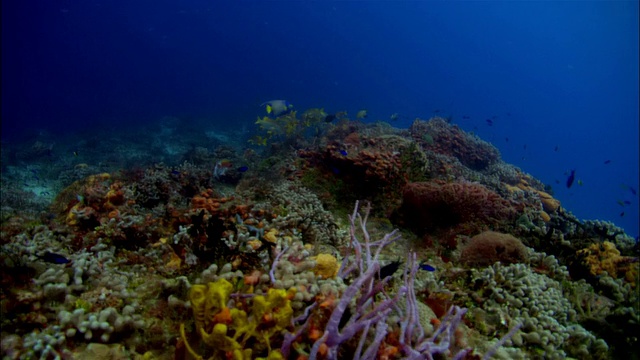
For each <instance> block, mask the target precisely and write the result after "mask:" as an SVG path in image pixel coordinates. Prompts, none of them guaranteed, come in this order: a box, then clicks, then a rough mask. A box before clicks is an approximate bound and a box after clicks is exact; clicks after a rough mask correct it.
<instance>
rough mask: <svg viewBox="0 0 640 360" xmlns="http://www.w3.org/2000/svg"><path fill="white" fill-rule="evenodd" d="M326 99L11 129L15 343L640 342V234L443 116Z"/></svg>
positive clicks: (8, 271)
mask: <svg viewBox="0 0 640 360" xmlns="http://www.w3.org/2000/svg"><path fill="white" fill-rule="evenodd" d="M326 115H327V114H324V113H323V112H322V111H321V110H319V109H310V110H307V111H306V112H304V113H303V112H299V113H297V114H296V113H292V114H289V115H286V116H283V117H280V118H276V119H269V118H265V119H262V120H261V121H260V122H259V124H258V125H256V127H257V129H255V131H257V132H254V130H253V129H252V130H244V131H229V130H224V131H221V130H218V129H215V128H205V129H204V130H203V128H202V127H198V126H194V125H186V124H185V123H184V122H183V121H181V120H180V119H177V118H171V117H167V118H164V119H162V120H161V121H160V122H158V124H156V125H154V126H147V127H145V128H144V129H135V128H131V129H128V131H127V132H126V133H123V132H119V131H117V130H111V129H105V130H104V131H100V132H87V133H83V134H74V135H68V136H64V137H61V136H55V135H52V134H48V133H40V134H38V135H34V136H33V137H32V138H29V139H25V140H24V141H21V142H15V143H11V142H4V143H3V144H2V152H1V156H2V159H1V160H2V163H1V165H2V169H1V170H2V172H1V176H2V183H1V190H2V193H1V195H2V197H1V206H2V217H1V221H2V222H1V229H0V231H1V236H2V237H1V245H2V252H1V253H0V265H1V266H2V267H1V271H2V274H1V275H2V276H1V279H2V287H1V288H0V289H1V290H0V305H1V307H0V309H1V311H2V319H1V326H2V330H1V331H2V340H1V348H2V356H3V359H32V358H33V359H57V358H61V359H98V358H100V359H128V358H136V359H171V358H176V359H192V358H199V357H202V358H214V359H217V358H271V359H278V358H290V359H304V358H314V357H315V358H320V359H322V358H330V357H332V356H335V357H337V358H345V359H346V358H353V357H354V356H355V354H357V353H361V355H363V356H362V357H364V358H366V357H371V358H380V359H383V358H387V359H392V358H398V359H399V358H407V357H409V355H410V353H411V351H417V352H416V353H415V354H417V355H416V356H418V358H420V357H422V358H428V356H427V355H428V354H429V353H430V352H434V353H435V352H440V354H438V355H435V358H438V359H440V358H453V357H455V356H456V355H459V356H461V357H464V358H470V359H471V358H481V357H482V356H483V355H484V354H493V356H494V357H495V358H503V359H564V358H576V359H591V358H593V359H613V358H619V359H623V358H624V359H633V358H639V356H638V350H637V349H638V334H640V326H639V321H640V315H639V314H640V312H639V310H640V308H639V304H638V301H639V293H638V291H639V289H640V288H639V286H638V282H639V281H638V264H639V263H638V244H637V240H636V239H633V238H632V237H630V236H628V235H626V234H625V233H624V231H622V229H620V228H618V227H616V226H615V224H612V223H609V222H604V221H599V220H597V219H593V220H587V221H580V220H578V219H577V218H576V217H575V216H573V215H572V213H571V209H565V208H564V207H563V206H562V204H561V203H560V202H559V201H558V200H556V199H555V198H554V197H553V190H552V189H551V188H549V187H545V185H544V184H542V183H541V182H540V181H538V180H537V179H536V178H535V174H527V173H525V172H523V171H522V170H520V169H518V168H517V167H515V166H512V165H510V164H507V163H504V162H503V161H502V160H501V159H500V154H499V152H498V150H497V149H496V148H495V147H494V146H492V145H491V144H489V143H487V142H485V141H483V140H482V139H479V138H478V137H476V136H474V135H472V134H469V133H466V132H464V131H462V130H460V129H459V128H457V127H456V126H455V125H452V124H449V123H447V122H446V120H445V119H441V118H433V119H430V120H416V121H415V122H414V123H413V125H411V127H410V128H409V129H397V128H394V127H393V126H392V125H390V124H388V123H375V124H368V125H365V124H362V123H360V122H358V121H354V120H352V119H349V118H347V116H346V114H345V115H344V118H342V119H338V120H335V121H334V122H331V123H328V122H325V121H324V120H325V116H326ZM356 201H359V204H360V209H359V210H360V212H359V213H360V214H362V215H363V216H364V214H365V213H366V212H365V208H366V206H367V205H366V204H370V206H371V212H370V214H369V217H368V219H367V223H366V228H367V229H368V233H369V234H370V235H371V236H370V240H371V242H374V241H377V240H380V239H383V238H384V236H385V234H389V233H391V232H392V231H393V229H396V228H397V229H398V231H397V232H396V233H395V234H396V235H399V236H400V237H399V238H398V239H396V240H395V241H393V242H391V243H390V244H388V245H386V246H385V247H384V248H380V254H379V255H375V254H372V255H371V256H370V258H367V253H366V251H365V250H364V248H363V250H362V251H363V254H362V257H361V258H358V257H356V256H354V255H353V254H354V248H353V247H354V242H352V241H351V239H352V237H351V236H350V224H349V219H350V218H349V215H351V214H353V210H354V205H355V204H356ZM355 220H356V226H355V230H354V231H353V232H351V233H353V234H355V235H354V236H356V237H357V239H358V241H359V244H361V245H364V244H365V237H364V234H363V232H362V229H361V228H360V226H359V223H358V219H355ZM373 249H377V248H376V247H375V246H374V247H373ZM413 253H415V254H416V259H417V260H416V263H415V265H416V268H415V271H414V272H411V271H408V270H411V269H409V267H408V266H406V264H407V261H410V259H411V255H409V254H413ZM359 259H360V260H362V259H364V260H362V261H361V262H359V261H358V260H359ZM367 259H369V260H370V261H365V260H367ZM410 263H411V262H410ZM274 264H275V265H274ZM417 265H420V266H419V267H417ZM341 266H342V268H340V267H341ZM379 268H382V274H379V273H378V271H373V270H378V269H379ZM346 269H351V271H345V270H346ZM372 269H373V270H372ZM393 270H395V271H393ZM374 272H375V273H376V274H377V275H375V276H373V275H371V274H373V273H374ZM367 276H368V277H367ZM365 278H366V279H365ZM360 280H362V282H361V283H359V282H358V281H360ZM354 284H364V285H363V287H362V288H360V289H355V290H353V289H352V288H353V286H352V285H354ZM367 284H368V285H370V286H371V287H370V288H367V287H366V285H367ZM350 289H351V290H350ZM366 289H369V290H370V291H367V290H366ZM398 292H400V295H401V296H399V297H395V295H396V294H397V293H398ZM344 297H349V299H347V300H345V301H341V300H342V299H343V298H344ZM406 299H409V300H411V299H415V303H409V302H407V301H406ZM314 304H315V305H314ZM340 304H342V305H344V306H343V308H342V309H340ZM380 304H384V305H385V306H386V307H385V308H384V309H386V310H384V311H382V308H376V306H378V305H380ZM345 307H346V308H348V310H345ZM409 308H410V309H413V311H409V310H407V309H409ZM461 309H466V313H464V317H461V315H462V313H458V315H459V316H458V317H457V318H456V317H454V318H450V317H447V316H446V315H447V314H448V313H449V312H450V311H454V313H455V312H456V311H460V312H464V310H461ZM305 310H306V311H305ZM340 311H342V315H341V316H338V317H336V316H335V315H334V314H336V313H337V312H340ZM332 315H333V317H332ZM376 316H378V317H376ZM412 316H414V318H412ZM372 318H376V320H379V322H380V323H375V324H370V325H369V326H368V327H363V326H364V325H362V324H364V322H366V320H367V319H372ZM332 319H333V320H334V321H337V320H340V323H339V324H337V323H332V321H331V320H332ZM382 323H386V324H387V325H386V326H383V325H380V324H382ZM402 324H405V325H406V324H413V325H414V330H413V332H409V331H408V330H407V329H406V328H405V329H403V327H402V326H400V325H402ZM418 327H419V328H421V329H422V330H421V331H418V330H416V329H417V328H418ZM439 328H440V329H443V330H445V331H444V332H443V333H439V330H438V329H439ZM328 329H330V330H331V331H329V334H326V333H325V330H328ZM352 329H357V330H354V331H353V334H352V335H353V336H351V337H345V338H340V337H339V336H338V335H336V334H339V335H340V334H342V335H343V334H346V333H348V332H349V331H351V330H352ZM510 330H514V331H512V332H511V333H509V331H510ZM409 333H411V334H412V335H407V334H409ZM434 334H435V335H434ZM507 334H508V336H507V337H506V338H504V340H505V341H504V342H503V343H500V344H497V342H498V340H499V339H501V338H502V337H503V336H505V335H507ZM436 335H437V336H436ZM434 336H435V337H434ZM327 339H333V340H332V341H334V342H335V343H331V342H330V341H327ZM336 339H339V340H336ZM360 341H361V344H362V345H361V347H360V348H359V347H358V346H359V342H360ZM314 344H315V346H314ZM427 345H429V346H431V347H430V348H428V347H427ZM497 345H502V346H497ZM249 349H250V350H249ZM416 349H421V350H420V351H418V350H416ZM428 349H431V350H428ZM463 354H466V355H463ZM429 356H430V355H429Z"/></svg>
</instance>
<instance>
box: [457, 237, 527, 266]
mask: <svg viewBox="0 0 640 360" xmlns="http://www.w3.org/2000/svg"><path fill="white" fill-rule="evenodd" d="M526 260H527V249H526V247H525V246H524V245H523V244H522V242H521V241H520V240H519V239H518V238H516V237H514V236H512V235H510V234H502V233H499V232H495V231H485V232H483V233H480V234H478V235H476V236H474V237H472V238H471V240H470V242H469V243H468V244H466V245H465V246H464V247H463V249H462V253H461V254H460V262H462V263H464V264H467V265H469V266H489V265H492V264H494V263H496V262H498V261H500V262H501V263H503V264H515V263H522V262H525V261H526Z"/></svg>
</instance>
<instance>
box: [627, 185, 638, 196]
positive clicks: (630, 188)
mask: <svg viewBox="0 0 640 360" xmlns="http://www.w3.org/2000/svg"><path fill="white" fill-rule="evenodd" d="M627 187H628V188H629V191H631V193H632V194H633V195H637V194H638V193H637V192H636V189H634V188H632V187H631V186H629V185H627Z"/></svg>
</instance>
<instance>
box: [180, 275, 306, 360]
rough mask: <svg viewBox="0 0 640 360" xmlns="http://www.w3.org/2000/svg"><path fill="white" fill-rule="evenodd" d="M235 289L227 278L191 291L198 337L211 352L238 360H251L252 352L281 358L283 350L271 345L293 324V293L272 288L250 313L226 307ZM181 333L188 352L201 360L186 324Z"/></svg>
mask: <svg viewBox="0 0 640 360" xmlns="http://www.w3.org/2000/svg"><path fill="white" fill-rule="evenodd" d="M232 290H233V285H232V284H231V283H230V282H228V281H227V280H225V279H218V280H217V281H216V282H212V283H209V284H208V285H206V286H205V285H194V286H193V287H192V288H191V290H190V292H189V299H190V300H191V306H192V309H193V316H194V322H195V328H196V331H195V332H196V334H197V335H199V336H200V338H201V339H202V342H203V343H204V344H206V345H207V346H208V347H209V348H211V349H212V351H214V352H216V353H219V352H223V353H226V354H231V355H232V357H233V358H234V359H237V360H240V359H251V358H252V354H253V350H255V351H257V352H259V353H263V352H265V353H267V354H268V358H269V359H279V358H282V355H281V354H280V351H279V350H277V349H276V350H273V349H272V348H271V344H272V342H273V340H274V339H276V338H279V337H280V338H281V334H283V333H284V331H285V330H286V329H287V328H288V327H289V326H290V325H291V319H292V316H293V308H292V307H291V301H290V300H289V299H290V298H291V297H293V295H294V294H293V292H294V290H291V291H289V292H287V291H285V290H282V289H280V290H276V289H269V291H268V292H267V295H266V296H263V295H257V296H255V297H253V300H252V302H251V304H252V305H251V309H250V312H249V313H247V311H245V310H244V309H242V308H235V307H234V308H228V307H227V306H226V304H227V303H228V302H229V298H230V295H231V292H232ZM180 334H181V336H182V339H183V341H184V343H185V346H186V348H187V350H188V351H189V353H190V354H191V355H192V356H193V357H194V358H196V359H202V356H200V355H198V354H197V353H196V352H195V350H193V348H191V346H190V345H189V342H188V340H187V335H186V331H185V328H184V324H182V325H181V327H180ZM249 347H251V348H253V350H252V349H249Z"/></svg>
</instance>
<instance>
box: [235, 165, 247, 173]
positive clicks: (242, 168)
mask: <svg viewBox="0 0 640 360" xmlns="http://www.w3.org/2000/svg"><path fill="white" fill-rule="evenodd" d="M237 170H238V172H241V173H243V172H245V171H247V170H249V167H248V166H246V165H245V166H240V167H239V168H238V169H237Z"/></svg>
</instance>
